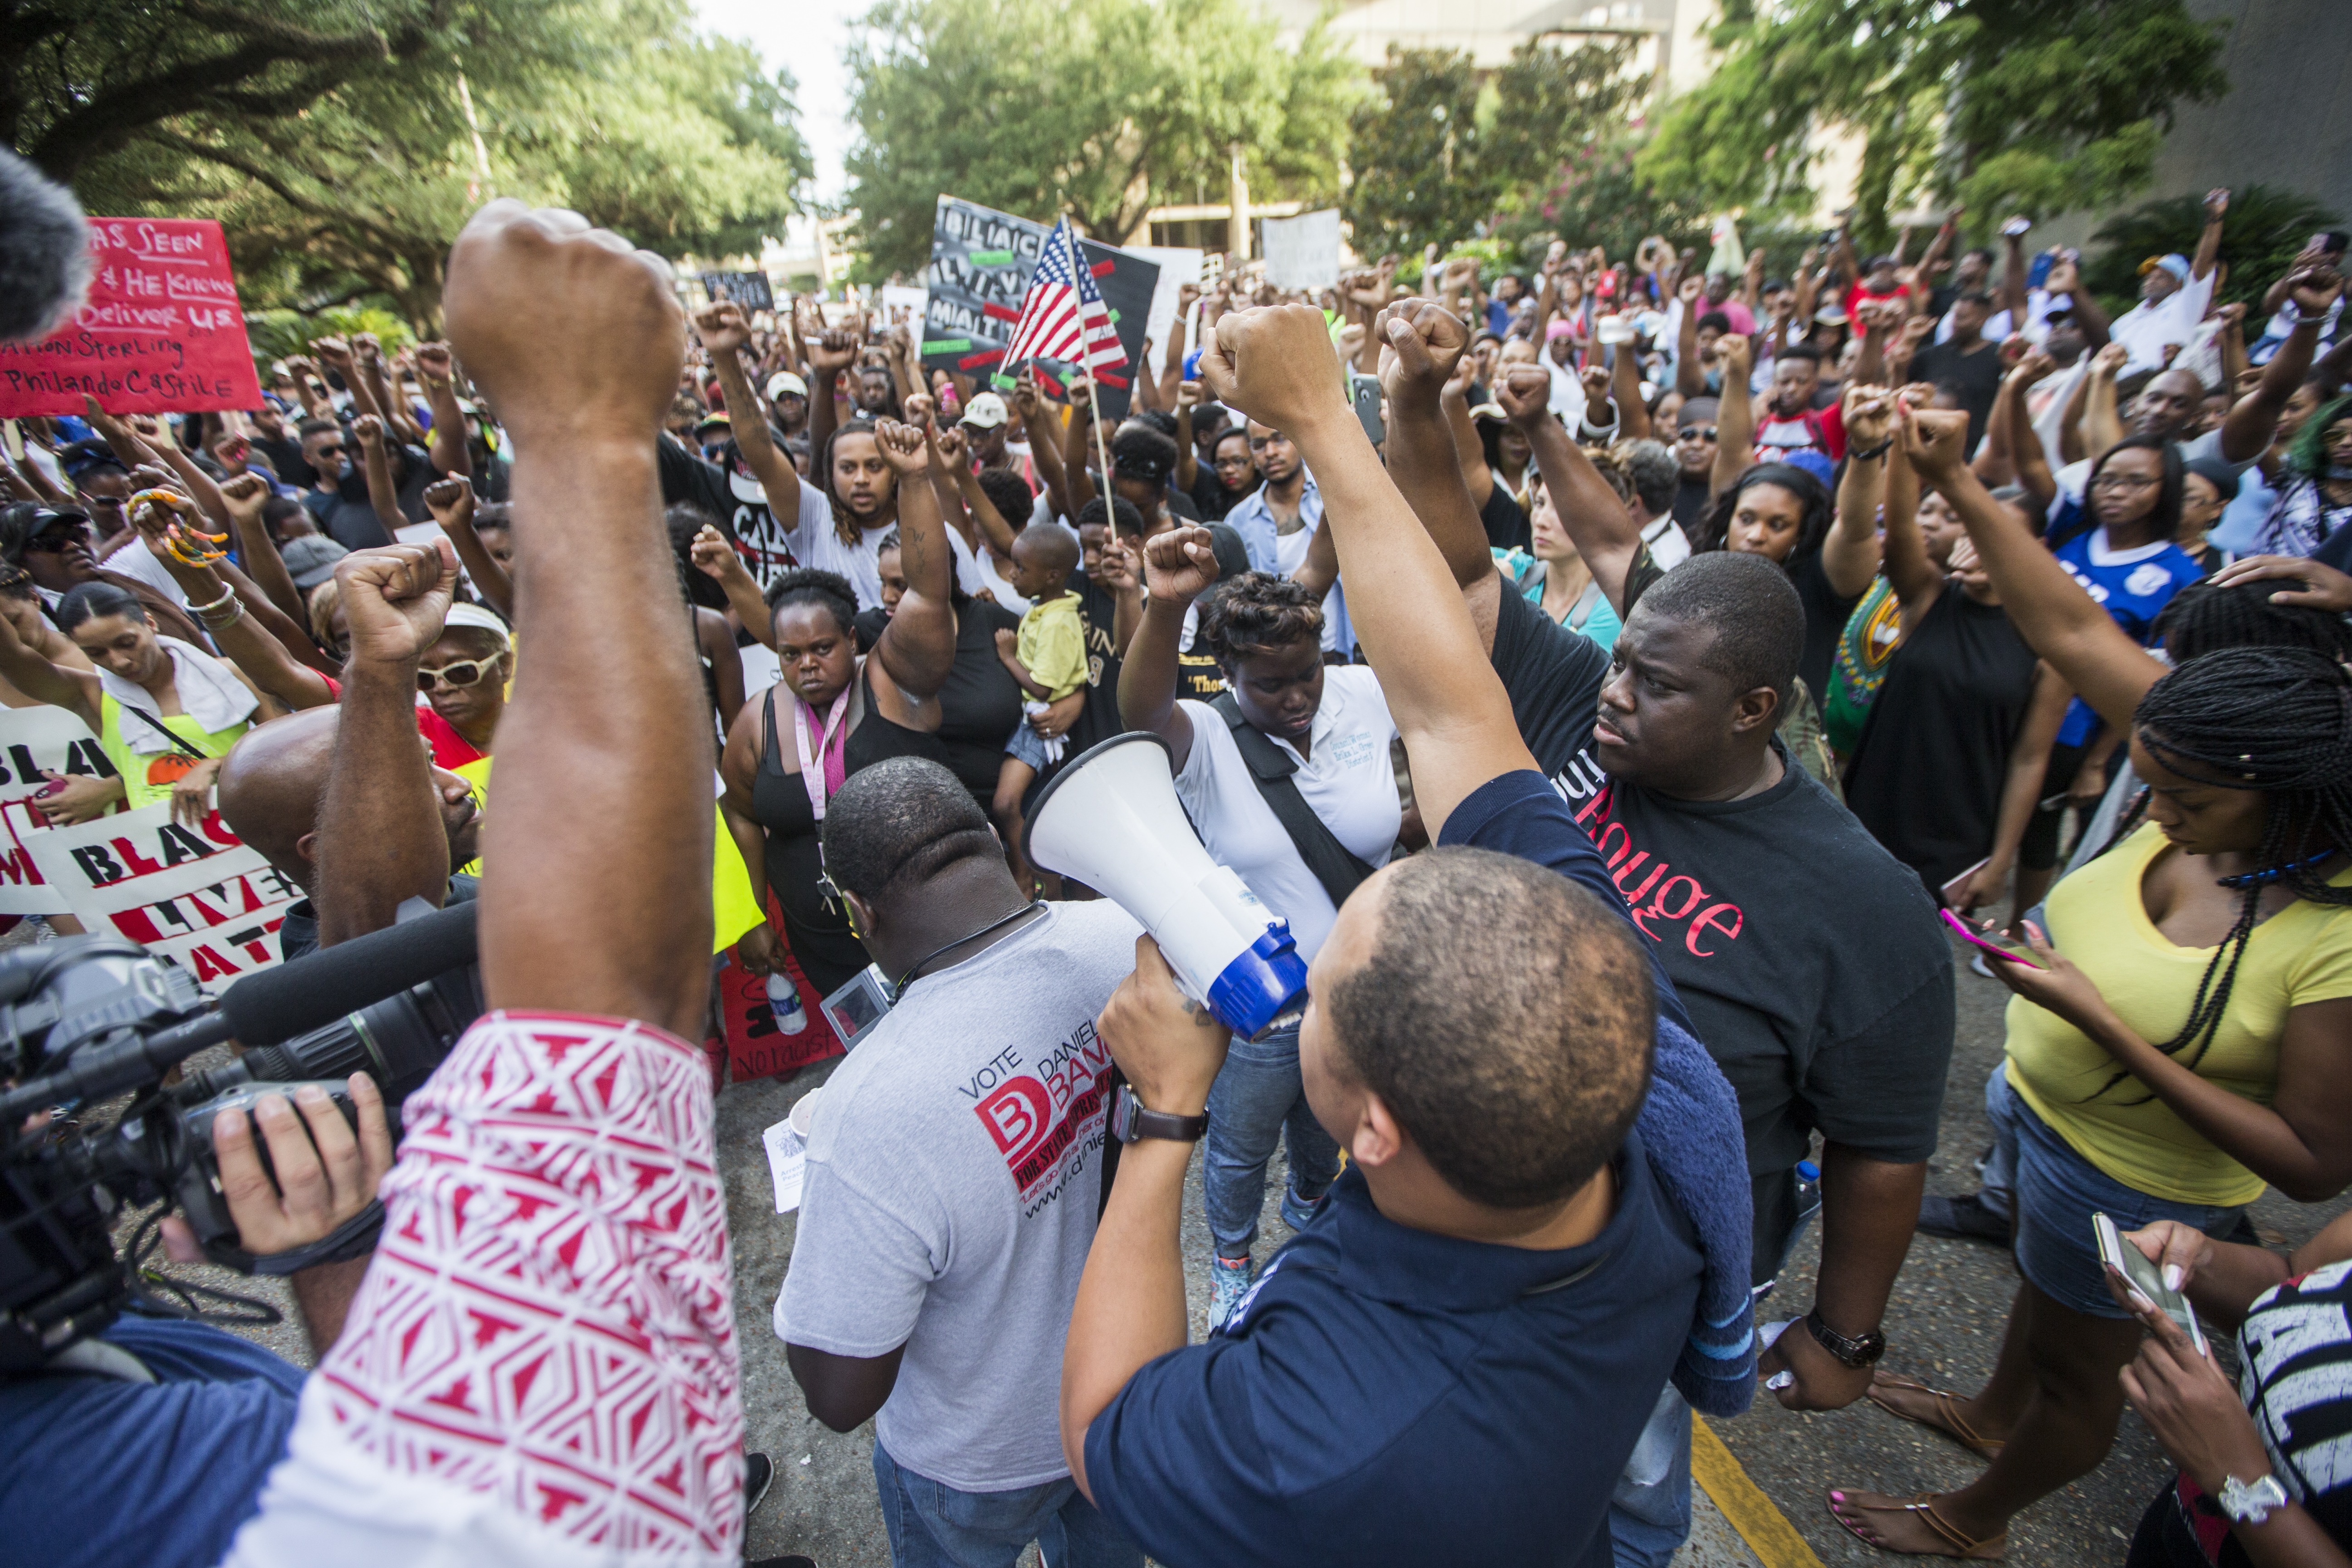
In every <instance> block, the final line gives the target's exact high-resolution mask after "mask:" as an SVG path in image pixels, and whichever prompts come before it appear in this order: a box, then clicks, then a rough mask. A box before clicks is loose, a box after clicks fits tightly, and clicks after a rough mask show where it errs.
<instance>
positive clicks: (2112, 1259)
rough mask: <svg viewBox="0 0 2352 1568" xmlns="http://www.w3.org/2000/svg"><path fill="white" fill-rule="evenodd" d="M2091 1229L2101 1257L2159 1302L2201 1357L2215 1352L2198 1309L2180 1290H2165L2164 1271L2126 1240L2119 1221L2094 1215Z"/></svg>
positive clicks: (2154, 1300)
mask: <svg viewBox="0 0 2352 1568" xmlns="http://www.w3.org/2000/svg"><path fill="white" fill-rule="evenodd" d="M2091 1230H2092V1232H2093V1233H2094V1234H2095V1235H2096V1236H2097V1237H2098V1238H2099V1257H2100V1258H2101V1259H2102V1260H2103V1261H2104V1262H2105V1263H2106V1264H2107V1266H2108V1267H2109V1268H2113V1269H2115V1271H2116V1273H2118V1274H2120V1275H2122V1276H2123V1277H2124V1279H2126V1281H2127V1282H2129V1284H2130V1285H2131V1288H2132V1289H2135V1290H2137V1291H2138V1292H2139V1293H2140V1294H2141V1295H2143V1296H2145V1297H2147V1299H2148V1300H2151V1301H2153V1302H2155V1303H2156V1306H2157V1310H2158V1311H2160V1312H2162V1313H2163V1314H2164V1315H2165V1316H2166V1317H2168V1318H2170V1319H2171V1320H2172V1321H2174V1322H2176V1323H2179V1325H2180V1329H2181V1331H2182V1332H2183V1333H2185V1334H2187V1335H2188V1336H2189V1342H2190V1343H2191V1344H2193V1345H2195V1346H2196V1347H2197V1353H2198V1354H2200V1355H2210V1354H2211V1353H2212V1352H2210V1351H2209V1350H2207V1349H2206V1346H2205V1331H2204V1330H2202V1329H2200V1328H2199V1327H2198V1326H2197V1309H2196V1308H2194V1307H2192V1306H2190V1305H2189V1298H2188V1297H2186V1296H2184V1295H2182V1294H2181V1293H2180V1292H2179V1291H2178V1290H2169V1289H2166V1288H2165V1284H2164V1274H2163V1271H2162V1270H2160V1269H2158V1268H2157V1266H2156V1265H2155V1264H2154V1263H2153V1262H2151V1261H2149V1259H2148V1256H2147V1254H2146V1253H2144V1252H2142V1251H2141V1250H2140V1249H2139V1248H2138V1247H2134V1246H2133V1245H2132V1244H2131V1243H2130V1242H2128V1241H2126V1240H2125V1239H2124V1238H2123V1235H2122V1233H2121V1232H2119V1231H2117V1230H2116V1222H2115V1221H2113V1220H2111V1219H2109V1218H2108V1217H2107V1216H2106V1215H2103V1214H2094V1215H2091Z"/></svg>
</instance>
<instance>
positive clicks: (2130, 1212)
mask: <svg viewBox="0 0 2352 1568" xmlns="http://www.w3.org/2000/svg"><path fill="white" fill-rule="evenodd" d="M1985 1115H1986V1117H1987V1118H1989V1119H1990V1121H1991V1122H1992V1127H1993V1136H1994V1137H1995V1138H1996V1139H1998V1140H1999V1142H2000V1148H1999V1149H1998V1151H1997V1152H1996V1156H1995V1157H1996V1159H2000V1160H2005V1161H2006V1162H2007V1165H2008V1169H2009V1170H2010V1172H2011V1180H2012V1182H2013V1186H2012V1188H2011V1199H2010V1202H2011V1214H2012V1215H2014V1216H2015V1219H2016V1224H2017V1269H2018V1272H2019V1273H2021V1274H2022V1275H2024V1276H2025V1278H2026V1279H2027V1280H2028V1281H2030V1282H2031V1283H2032V1286H2033V1288H2034V1289H2037V1290H2039V1291H2041V1292H2042V1294H2043V1295H2045V1296H2048V1297H2049V1298H2051V1299H2052V1300H2054V1301H2056V1302H2057V1303H2058V1304H2059V1305H2060V1306H2062V1307H2064V1308H2067V1309H2069V1310H2073V1311H2076V1312H2080V1313H2082V1314H2083V1315H2084V1316H2085V1317H2091V1318H2128V1317H2130V1316H2131V1314H2130V1313H2129V1312H2126V1311H2125V1310H2123V1309H2122V1308H2121V1307H2119V1306H2117V1305H2116V1299H2115V1298H2114V1297H2113V1296H2110V1295H2108V1294H2107V1275H2106V1268H2105V1265H2104V1264H2102V1263H2101V1262H2100V1260H2099V1241H2098V1237H2097V1236H2096V1235H2095V1233H2094V1232H2093V1230H2092V1229H2091V1216H2092V1215H2094V1214H2103V1215H2106V1216H2107V1217H2108V1218H2109V1219H2111V1220H2113V1221H2115V1222H2116V1229H2117V1230H2122V1231H2130V1230H2139V1229H2141V1228H2143V1227H2145V1226H2151V1225H2154V1224H2155V1223H2156V1222H2157V1221H2158V1220H2160V1219H2170V1220H2178V1221H2179V1222H2180V1223H2181V1224H2183V1225H2187V1226H2195V1227H2196V1228H2197V1229H2199V1230H2201V1231H2203V1232H2204V1233H2205V1234H2206V1235H2208V1236H2210V1237H2217V1238H2218V1237H2224V1236H2227V1235H2228V1234H2229V1233H2230V1230H2231V1227H2232V1226H2235V1225H2236V1224H2237V1221H2238V1215H2240V1214H2242V1213H2243V1212H2244V1205H2230V1206H2227V1207H2216V1206H2215V1205H2210V1204H2182V1203H2174V1202H2172V1201H2171V1200H2170V1199H2168V1198H2158V1197H2150V1196H2149V1195H2148V1194H2146V1193H2143V1192H2141V1191H2139V1190H2138V1189H2137V1188H2135V1187H2129V1186H2126V1185H2125V1184H2123V1183H2121V1182H2119V1181H2116V1179H2115V1178H2114V1177H2113V1176H2110V1175H2108V1174H2107V1173H2105V1172H2104V1171H2102V1170H2100V1169H2099V1168H2098V1167H2097V1166H2096V1165H2094V1164H2092V1163H2090V1162H2089V1161H2088V1160H2085V1159H2084V1158H2083V1156H2082V1155H2080V1154H2078V1153H2076V1152H2074V1147H2073V1146H2072V1145H2071V1144H2069V1143H2068V1142H2066V1141H2065V1140H2064V1139H2063V1138H2061V1137H2060V1136H2059V1135H2058V1133H2057V1132H2056V1131H2055V1130H2053V1128H2052V1127H2051V1125H2050V1123H2048V1122H2047V1121H2042V1118H2041V1116H2040V1115H2039V1114H2038V1113H2037V1112H2036V1111H2035V1110H2034V1109H2033V1107H2032V1106H2030V1105H2028V1104H2026V1103H2025V1099H2024V1097H2023V1096H2021V1095H2020V1094H2019V1093H2018V1092H2017V1091H2016V1090H2015V1089H2011V1088H2010V1086H2009V1073H2008V1070H2007V1068H2003V1069H2002V1070H2000V1071H1998V1072H1996V1073H1994V1074H1993V1075H1992V1076H1991V1077H1990V1078H1989V1079H1986V1080H1985Z"/></svg>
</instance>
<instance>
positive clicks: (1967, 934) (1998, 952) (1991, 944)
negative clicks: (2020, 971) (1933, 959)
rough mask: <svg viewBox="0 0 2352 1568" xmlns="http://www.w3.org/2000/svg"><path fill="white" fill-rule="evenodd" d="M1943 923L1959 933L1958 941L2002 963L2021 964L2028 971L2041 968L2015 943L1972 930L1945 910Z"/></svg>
mask: <svg viewBox="0 0 2352 1568" xmlns="http://www.w3.org/2000/svg"><path fill="white" fill-rule="evenodd" d="M1944 923H1945V924H1946V925H1948V926H1949V927H1951V928H1952V929H1953V930H1954V931H1958V932H1959V933H1960V940H1961V941H1963V942H1967V943H1968V944H1969V946H1971V947H1980V948H1982V949H1984V951H1985V952H1989V953H1990V954H1991V955H1992V956H1993V957H1995V958H1998V959H2000V960H2001V961H2003V962H2004V963H2021V964H2023V965H2024V966H2025V967H2026V968H2028V969H2039V968H2041V967H2042V965H2040V964H2038V963H2034V962H2033V957H2032V952H2030V951H2029V950H2028V949H2026V948H2023V947H2021V946H2019V945H2018V944H2017V943H2016V942H2011V940H2010V939H2009V938H2007V937H2005V936H1991V935H1988V934H1987V933H1985V932H1983V931H1977V930H1974V929H1973V928H1971V927H1970V926H1969V922H1968V921H1964V920H1962V919H1960V917H1959V916H1958V915H1956V914H1954V913H1953V912H1952V911H1951V910H1945V911H1944Z"/></svg>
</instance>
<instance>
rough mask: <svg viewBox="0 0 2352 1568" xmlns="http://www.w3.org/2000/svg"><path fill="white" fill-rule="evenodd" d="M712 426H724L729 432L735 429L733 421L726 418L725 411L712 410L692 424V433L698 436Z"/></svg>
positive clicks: (720, 409) (719, 409)
mask: <svg viewBox="0 0 2352 1568" xmlns="http://www.w3.org/2000/svg"><path fill="white" fill-rule="evenodd" d="M714 425H724V426H727V428H729V429H730V430H732V429H733V428H735V421H733V420H732V419H730V418H729V417H727V411H726V410H725V409H723V408H714V409H712V410H711V411H710V412H709V413H708V414H706V415H704V416H702V417H701V418H699V419H698V420H696V421H695V422H694V433H695V434H696V435H698V436H699V435H701V434H702V433H703V432H704V431H705V430H708V429H709V428H710V427H711V426H714Z"/></svg>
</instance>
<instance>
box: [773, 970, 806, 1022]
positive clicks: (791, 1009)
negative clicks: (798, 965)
mask: <svg viewBox="0 0 2352 1568" xmlns="http://www.w3.org/2000/svg"><path fill="white" fill-rule="evenodd" d="M768 1011H770V1012H771V1013H773V1014H774V1015H775V1016H776V1027H777V1028H779V1029H781V1030H782V1031H783V1032H784V1033H785V1034H787V1035H797V1034H799V1033H800V1032H801V1031H802V1030H803V1029H805V1028H807V1027H808V1009H807V1008H805V1007H803V1006H802V1005H801V988H800V987H799V986H797V985H795V984H793V977H792V976H791V975H789V974H787V973H784V972H783V971H782V970H781V969H779V970H777V971H776V972H775V973H772V974H771V975H769V976H768Z"/></svg>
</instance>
